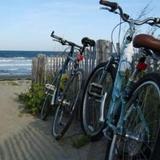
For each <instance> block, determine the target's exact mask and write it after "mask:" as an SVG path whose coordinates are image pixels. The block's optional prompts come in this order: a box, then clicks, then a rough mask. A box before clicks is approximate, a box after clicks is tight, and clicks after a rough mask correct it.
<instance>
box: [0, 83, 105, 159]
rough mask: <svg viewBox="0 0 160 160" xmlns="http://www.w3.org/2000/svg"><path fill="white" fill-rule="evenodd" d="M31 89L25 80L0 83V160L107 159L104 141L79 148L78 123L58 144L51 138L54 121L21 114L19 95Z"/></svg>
mask: <svg viewBox="0 0 160 160" xmlns="http://www.w3.org/2000/svg"><path fill="white" fill-rule="evenodd" d="M29 87H30V81H26V80H18V81H0V160H63V159H64V160H104V153H105V147H106V145H105V140H101V141H99V142H94V143H89V144H88V145H86V146H84V147H82V148H80V149H76V148H74V147H73V146H72V144H73V143H72V139H73V138H74V137H76V134H77V133H75V132H73V128H75V126H74V125H75V124H73V125H72V126H71V128H70V130H69V132H67V134H66V135H65V136H64V137H63V139H62V140H61V141H59V142H57V141H56V140H55V139H54V138H53V137H52V135H51V118H50V119H49V121H46V122H44V121H42V120H40V119H38V118H36V117H33V116H32V115H30V114H22V113H20V108H19V107H20V106H21V104H20V103H19V102H18V101H17V94H20V93H22V92H25V91H26V90H27V89H28V88H29ZM76 127H77V124H76ZM80 134H81V133H80Z"/></svg>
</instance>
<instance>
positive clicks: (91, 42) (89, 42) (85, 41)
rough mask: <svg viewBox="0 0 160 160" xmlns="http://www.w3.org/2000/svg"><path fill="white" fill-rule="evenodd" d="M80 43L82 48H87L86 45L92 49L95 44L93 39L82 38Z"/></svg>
mask: <svg viewBox="0 0 160 160" xmlns="http://www.w3.org/2000/svg"><path fill="white" fill-rule="evenodd" d="M81 42H82V44H83V45H84V46H88V45H89V46H91V47H94V46H95V44H96V43H95V41H94V40H93V39H90V38H88V37H84V38H82V40H81Z"/></svg>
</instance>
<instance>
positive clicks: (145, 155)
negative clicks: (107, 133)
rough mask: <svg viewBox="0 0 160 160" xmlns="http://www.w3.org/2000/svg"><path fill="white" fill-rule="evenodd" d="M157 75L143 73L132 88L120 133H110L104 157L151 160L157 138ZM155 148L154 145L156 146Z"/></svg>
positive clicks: (159, 89) (159, 101)
mask: <svg viewBox="0 0 160 160" xmlns="http://www.w3.org/2000/svg"><path fill="white" fill-rule="evenodd" d="M159 82H160V75H158V74H154V73H152V74H147V75H146V76H144V78H143V79H142V80H140V81H139V82H138V83H137V84H136V87H135V89H134V90H133V93H132V96H131V99H130V100H129V102H128V103H127V105H126V117H125V120H126V121H125V126H124V133H125V134H124V135H123V136H120V135H114V137H113V140H112V144H111V147H110V153H109V157H108V158H107V160H117V159H121V160H130V159H134V160H151V158H152V159H156V160H158V159H160V157H156V158H155V156H156V155H155V154H153V152H154V150H155V149H158V150H159V148H160V146H156V142H157V141H159V140H160V139H159V138H158V137H159V134H160V133H159V127H160V83H159ZM156 147H157V148H156Z"/></svg>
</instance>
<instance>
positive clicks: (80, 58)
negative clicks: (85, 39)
mask: <svg viewBox="0 0 160 160" xmlns="http://www.w3.org/2000/svg"><path fill="white" fill-rule="evenodd" d="M76 58H77V61H78V62H80V61H83V59H84V56H83V55H81V54H80V53H78V54H77V56H76Z"/></svg>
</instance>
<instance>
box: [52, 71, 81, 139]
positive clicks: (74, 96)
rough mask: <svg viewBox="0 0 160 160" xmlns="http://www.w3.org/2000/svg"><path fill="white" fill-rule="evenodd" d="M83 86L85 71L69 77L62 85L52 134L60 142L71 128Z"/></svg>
mask: <svg viewBox="0 0 160 160" xmlns="http://www.w3.org/2000/svg"><path fill="white" fill-rule="evenodd" d="M82 84H83V71H82V70H80V69H79V70H78V71H76V73H73V74H70V75H68V76H67V81H66V83H64V84H63V86H61V85H60V89H59V93H58V94H59V95H58V99H57V109H56V113H55V116H54V118H53V123H52V134H53V136H54V137H55V138H56V139H57V140H59V139H60V138H61V137H62V136H63V135H64V133H65V132H66V131H67V129H68V128H69V126H70V124H71V122H72V119H73V116H74V112H75V109H76V107H77V105H78V104H77V101H78V98H79V96H80V92H81V88H82Z"/></svg>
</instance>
